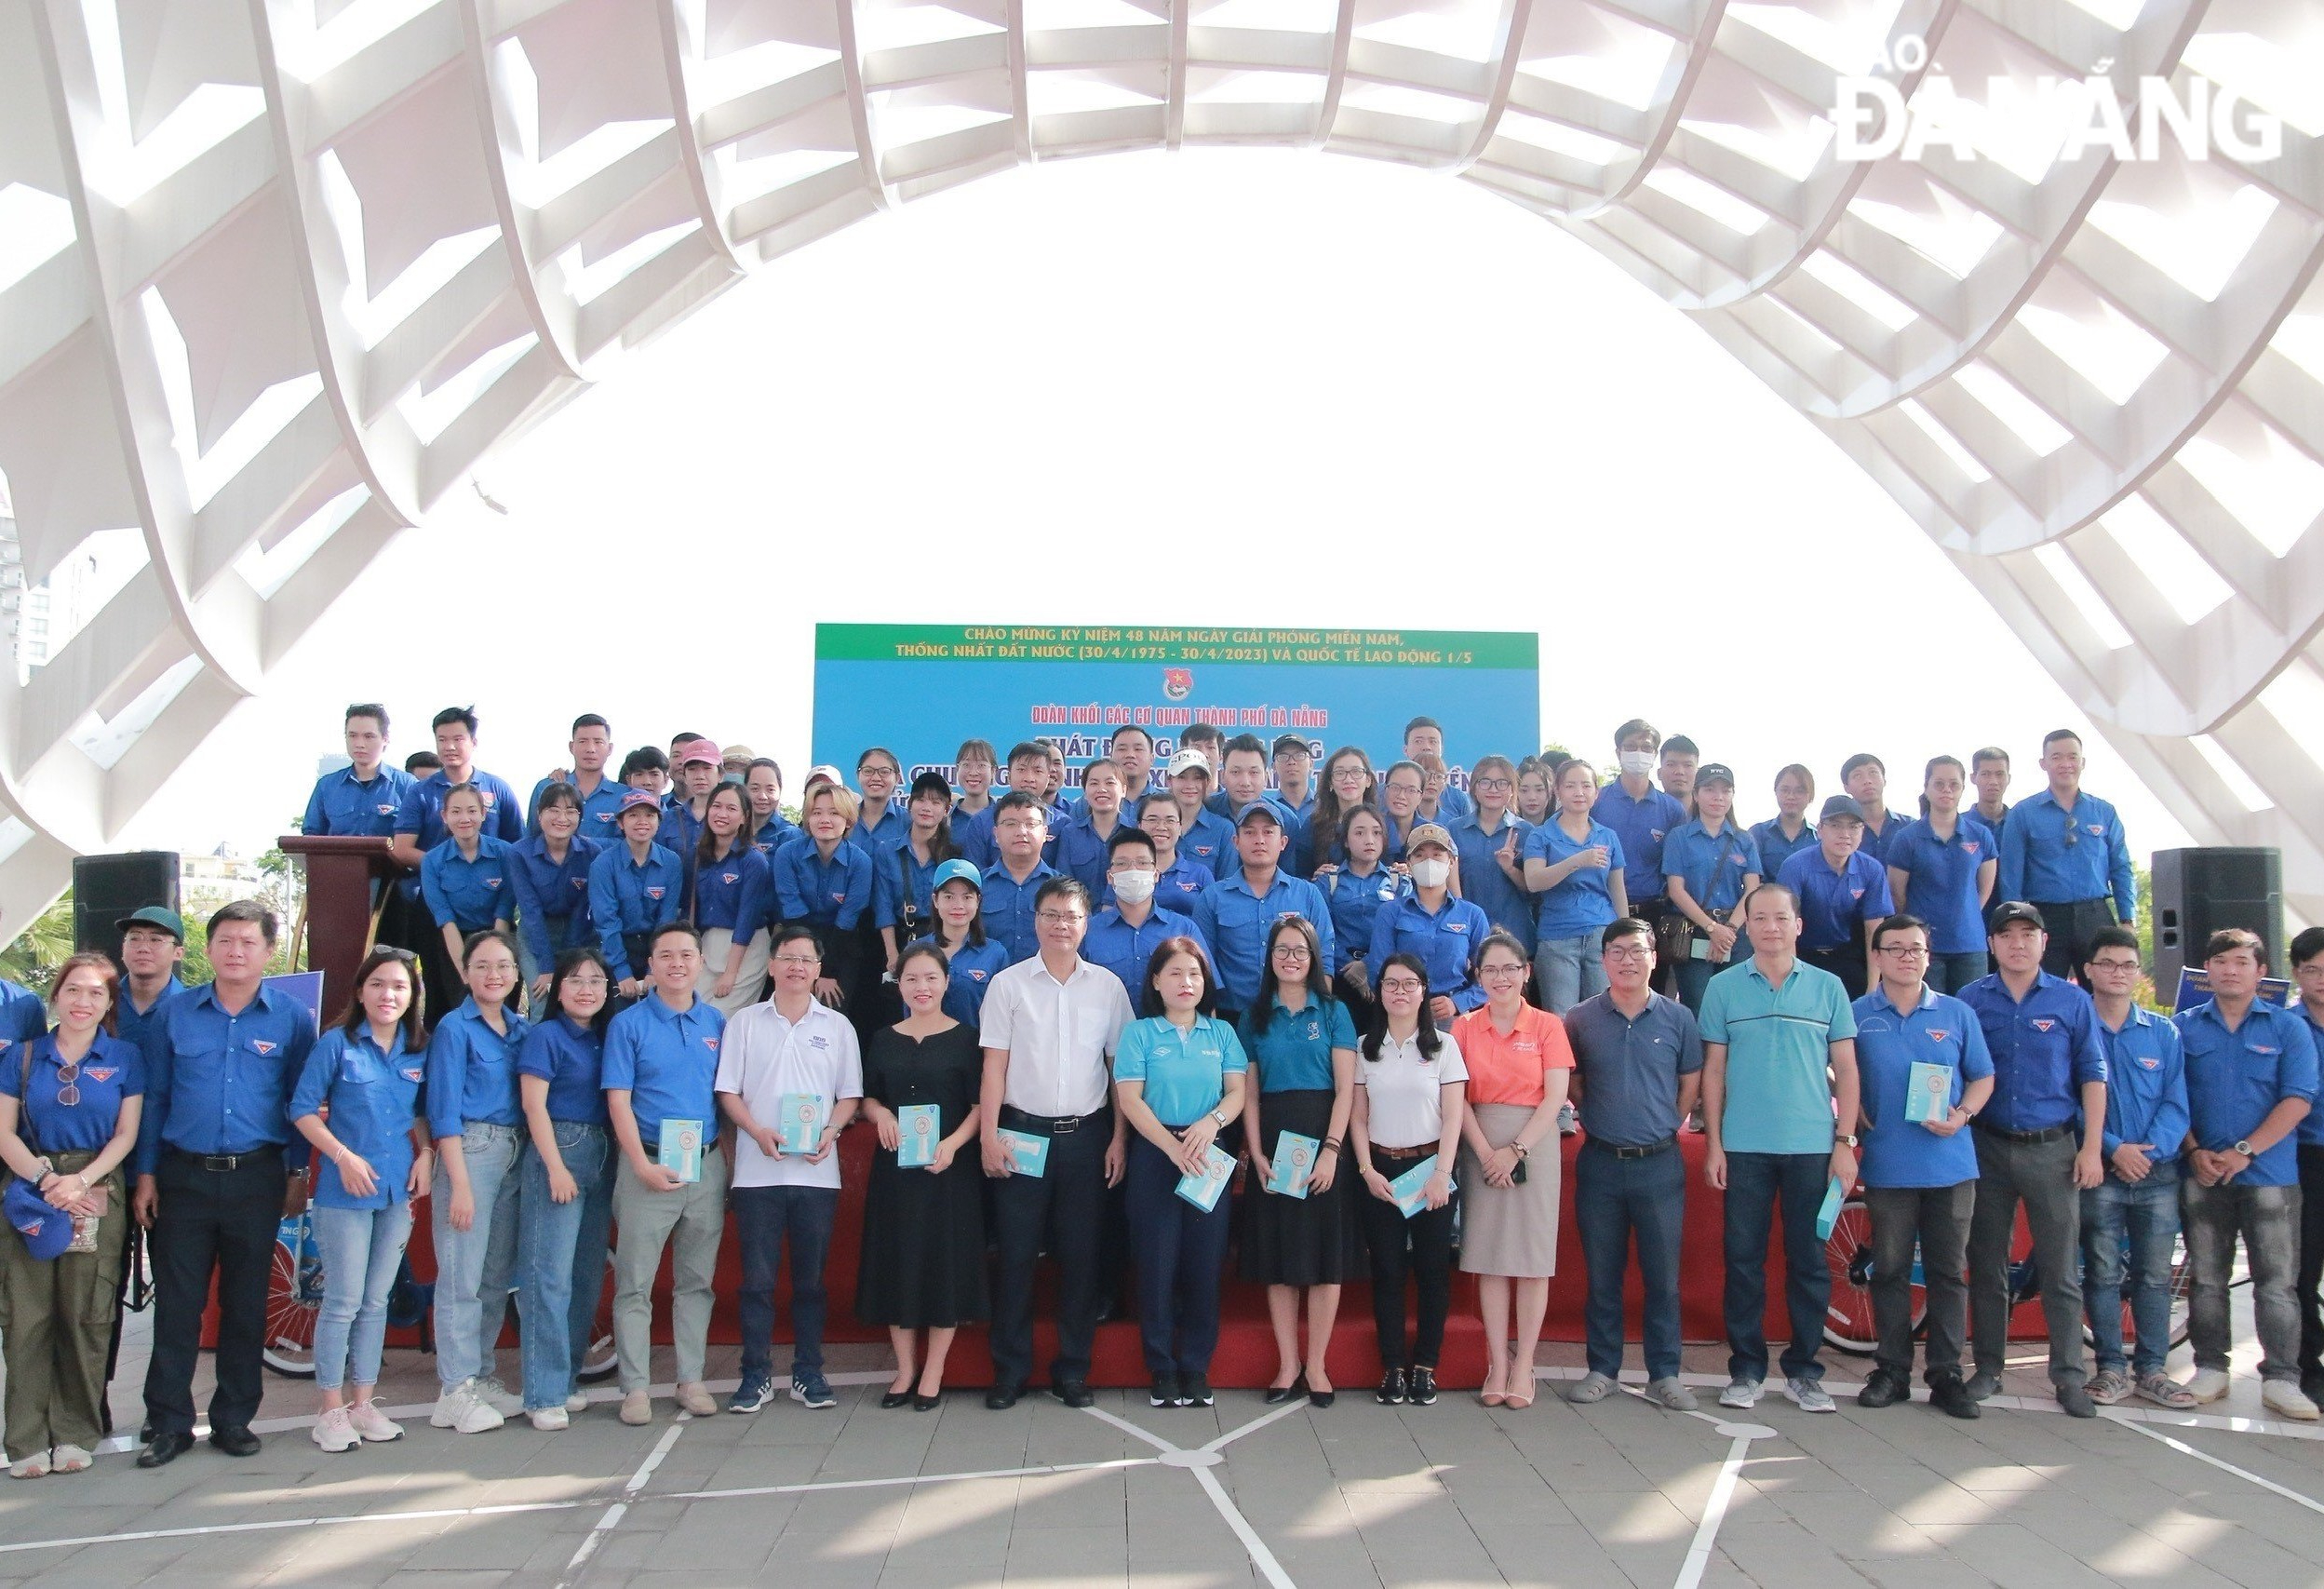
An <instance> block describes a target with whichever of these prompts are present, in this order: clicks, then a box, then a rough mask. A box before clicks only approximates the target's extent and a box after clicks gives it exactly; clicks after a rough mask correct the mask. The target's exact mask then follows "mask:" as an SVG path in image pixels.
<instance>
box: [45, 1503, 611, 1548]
mask: <svg viewBox="0 0 2324 1589" xmlns="http://www.w3.org/2000/svg"><path fill="white" fill-rule="evenodd" d="M596 1504H597V1502H596V1501H595V1500H594V1499H592V1500H586V1501H510V1502H507V1503H505V1504H504V1505H499V1506H446V1507H438V1508H435V1509H432V1510H429V1511H425V1512H350V1513H345V1514H343V1515H338V1516H332V1517H275V1518H268V1519H266V1520H264V1521H262V1522H254V1523H205V1524H202V1525H200V1526H199V1527H188V1528H140V1529H136V1530H134V1531H131V1532H128V1533H114V1534H82V1535H79V1536H77V1537H74V1538H72V1539H62V1540H18V1541H14V1542H9V1543H7V1544H0V1553H14V1552H17V1551H46V1550H66V1549H71V1548H73V1547H75V1546H79V1545H109V1544H121V1543H126V1542H129V1541H131V1540H183V1539H192V1538H195V1537H196V1536H201V1535H208V1534H258V1533H267V1532H272V1531H275V1530H279V1529H284V1528H329V1527H331V1526H333V1525H335V1524H340V1523H415V1522H429V1521H440V1520H443V1519H446V1518H457V1517H498V1516H504V1515H508V1514H511V1513H517V1512H571V1511H572V1510H573V1509H574V1508H576V1507H581V1506H594V1505H596Z"/></svg>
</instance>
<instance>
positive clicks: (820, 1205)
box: [726, 1186, 840, 1384]
mask: <svg viewBox="0 0 2324 1589" xmlns="http://www.w3.org/2000/svg"><path fill="white" fill-rule="evenodd" d="M726 1204H727V1207H728V1208H730V1209H731V1210H732V1212H733V1215H734V1226H735V1231H736V1233H737V1236H738V1238H739V1245H740V1246H741V1247H742V1256H743V1288H742V1292H741V1295H740V1296H739V1297H738V1298H737V1299H736V1300H737V1302H738V1303H739V1304H740V1306H739V1311H740V1313H741V1314H742V1326H743V1382H744V1383H745V1384H748V1383H749V1382H750V1381H751V1380H755V1379H759V1378H760V1377H761V1376H772V1374H773V1372H774V1272H775V1266H776V1264H777V1263H778V1262H779V1261H780V1260H781V1259H782V1257H783V1242H784V1238H785V1237H786V1236H787V1237H789V1238H790V1244H791V1373H792V1374H793V1375H794V1376H797V1375H799V1374H804V1373H816V1374H820V1373H822V1372H823V1320H824V1314H825V1313H826V1312H827V1311H828V1302H829V1299H828V1294H827V1293H826V1289H825V1286H824V1278H823V1271H824V1264H825V1261H826V1259H828V1258H829V1257H830V1256H831V1222H832V1220H833V1219H835V1218H836V1217H837V1216H838V1214H839V1211H840V1190H839V1188H838V1187H835V1186H738V1187H735V1188H734V1189H733V1190H732V1191H731V1192H728V1193H727V1194H726Z"/></svg>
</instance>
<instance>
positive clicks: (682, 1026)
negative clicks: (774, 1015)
mask: <svg viewBox="0 0 2324 1589" xmlns="http://www.w3.org/2000/svg"><path fill="white" fill-rule="evenodd" d="M846 847H847V846H845V845H842V846H841V848H842V849H844V848H846ZM859 853H860V852H859ZM725 1035H726V1017H724V1016H723V1015H721V1014H719V1010H718V1007H717V1006H716V1005H714V1004H712V1003H709V1002H708V1001H707V1000H704V999H699V998H697V999H696V1000H695V1001H694V1002H693V1005H692V1008H690V1009H687V1010H684V1011H678V1010H674V1009H672V1008H670V1006H669V1005H668V1004H666V1003H664V1002H663V999H662V990H660V989H658V988H657V989H655V990H653V991H652V992H651V993H648V994H647V995H646V996H645V997H644V998H642V999H640V1000H638V1002H637V1003H634V1004H632V1005H630V1006H629V1008H627V1009H625V1010H624V1011H623V1012H622V1013H621V1014H620V1015H617V1016H615V1017H613V1024H612V1025H611V1027H609V1028H607V1029H606V1033H605V1068H604V1071H603V1072H602V1074H603V1078H604V1082H605V1086H606V1090H607V1091H609V1092H611V1091H613V1090H615V1089H617V1088H625V1089H627V1091H628V1093H629V1108H630V1111H631V1112H632V1113H633V1114H635V1115H636V1116H637V1117H638V1140H639V1141H640V1142H642V1143H646V1144H648V1145H649V1146H648V1149H647V1151H649V1152H651V1151H653V1149H654V1148H655V1147H658V1146H659V1145H660V1143H661V1140H662V1123H663V1122H664V1121H665V1120H692V1121H696V1122H698V1123H699V1124H701V1126H702V1129H703V1140H704V1141H705V1142H707V1141H709V1140H710V1139H711V1138H712V1137H713V1136H714V1135H715V1134H716V1132H717V1128H718V1124H719V1108H718V1099H717V1097H715V1096H714V1094H715V1091H716V1088H715V1086H714V1084H715V1083H716V1082H717V1080H718V1075H719V1043H720V1042H721V1041H722V1040H723V1039H724V1037H725Z"/></svg>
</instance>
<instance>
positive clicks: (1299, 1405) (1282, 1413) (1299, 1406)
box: [1202, 1396, 1308, 1451]
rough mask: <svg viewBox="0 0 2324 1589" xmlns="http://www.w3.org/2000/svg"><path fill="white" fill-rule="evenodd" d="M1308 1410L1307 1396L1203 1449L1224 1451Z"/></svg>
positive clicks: (1266, 1414) (1261, 1417) (1286, 1404)
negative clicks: (1245, 1436)
mask: <svg viewBox="0 0 2324 1589" xmlns="http://www.w3.org/2000/svg"><path fill="white" fill-rule="evenodd" d="M1307 1409H1308V1403H1307V1398H1306V1397H1305V1396H1302V1397H1300V1398H1299V1399H1298V1400H1297V1401H1295V1402H1286V1403H1284V1404H1283V1406H1282V1407H1277V1408H1276V1409H1275V1410H1274V1411H1272V1412H1269V1413H1265V1414H1262V1415H1261V1416H1259V1417H1257V1418H1255V1419H1253V1420H1251V1421H1250V1422H1248V1423H1245V1424H1243V1425H1242V1426H1241V1427H1240V1428H1236V1429H1229V1431H1227V1433H1226V1434H1221V1435H1220V1436H1219V1437H1218V1438H1217V1439H1216V1440H1214V1441H1212V1442H1211V1443H1210V1444H1209V1445H1207V1446H1205V1447H1203V1448H1202V1449H1203V1450H1205V1451H1216V1450H1220V1449H1223V1448H1225V1447H1226V1446H1228V1445H1229V1444H1230V1443H1232V1442H1233V1441H1236V1440H1240V1439H1242V1438H1243V1436H1244V1435H1245V1434H1256V1432H1258V1431H1259V1430H1262V1429H1264V1428H1266V1427H1267V1426H1268V1425H1269V1424H1270V1423H1272V1422H1274V1421H1276V1420H1278V1419H1283V1418H1289V1417H1290V1416H1291V1415H1292V1414H1293V1413H1295V1412H1305V1411H1306V1410H1307Z"/></svg>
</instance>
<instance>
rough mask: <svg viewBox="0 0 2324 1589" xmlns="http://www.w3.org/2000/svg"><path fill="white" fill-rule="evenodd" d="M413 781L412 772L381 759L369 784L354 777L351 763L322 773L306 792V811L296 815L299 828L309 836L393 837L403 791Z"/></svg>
mask: <svg viewBox="0 0 2324 1589" xmlns="http://www.w3.org/2000/svg"><path fill="white" fill-rule="evenodd" d="M413 782H414V779H413V778H412V776H411V774H409V773H407V772H405V771H404V770H403V769H402V768H401V767H390V766H388V765H387V764H386V763H385V762H381V763H380V767H379V772H378V774H377V775H376V776H374V777H373V778H372V779H371V781H370V782H369V783H368V784H367V783H363V782H361V781H360V780H358V779H357V778H356V775H355V769H354V768H353V767H342V768H340V769H339V771H337V772H335V773H325V774H323V775H322V776H321V777H319V778H317V779H316V780H315V792H314V793H313V794H311V795H309V796H307V801H306V815H304V816H302V817H301V818H300V819H299V831H300V832H302V833H304V834H306V835H308V836H309V837H310V838H312V837H314V836H316V835H317V834H321V835H324V836H326V837H333V838H357V839H385V838H389V837H392V836H393V835H394V833H395V831H396V816H397V815H398V814H400V813H401V812H402V810H403V804H404V795H405V793H406V791H408V790H409V789H410V788H411V786H412V783H413Z"/></svg>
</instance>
